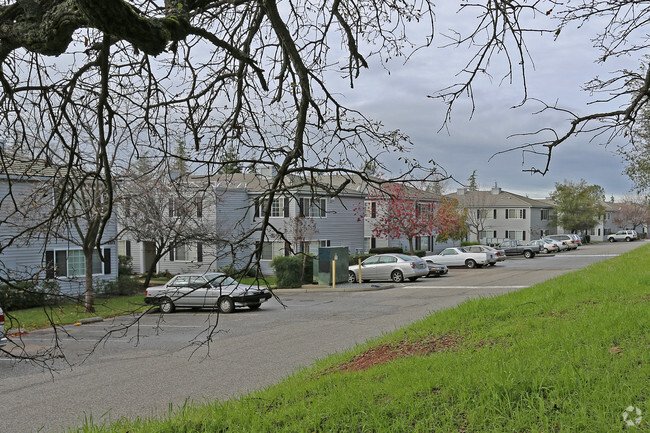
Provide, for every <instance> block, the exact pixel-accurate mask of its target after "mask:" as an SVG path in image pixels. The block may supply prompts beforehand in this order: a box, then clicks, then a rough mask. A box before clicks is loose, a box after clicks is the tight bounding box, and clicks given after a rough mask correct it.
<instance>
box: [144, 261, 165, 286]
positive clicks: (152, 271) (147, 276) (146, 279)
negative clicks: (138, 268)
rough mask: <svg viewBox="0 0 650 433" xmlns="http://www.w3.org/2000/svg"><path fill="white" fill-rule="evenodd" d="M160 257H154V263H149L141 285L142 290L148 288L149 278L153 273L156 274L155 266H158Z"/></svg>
mask: <svg viewBox="0 0 650 433" xmlns="http://www.w3.org/2000/svg"><path fill="white" fill-rule="evenodd" d="M161 257H162V256H159V255H156V258H155V259H154V261H152V262H151V266H149V269H147V274H146V276H145V277H144V283H142V287H143V288H145V289H146V288H147V287H149V283H150V282H151V277H152V276H153V273H154V272H156V266H157V265H158V262H159V261H160V259H161Z"/></svg>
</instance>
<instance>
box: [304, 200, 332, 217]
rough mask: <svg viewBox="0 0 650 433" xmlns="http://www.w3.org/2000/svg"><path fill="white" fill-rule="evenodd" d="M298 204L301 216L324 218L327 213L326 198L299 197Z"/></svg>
mask: <svg viewBox="0 0 650 433" xmlns="http://www.w3.org/2000/svg"><path fill="white" fill-rule="evenodd" d="M298 205H299V206H300V214H301V216H305V217H312V218H314V217H320V218H325V215H326V214H327V200H326V199H324V198H301V199H300V201H299V203H298Z"/></svg>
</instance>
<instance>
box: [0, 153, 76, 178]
mask: <svg viewBox="0 0 650 433" xmlns="http://www.w3.org/2000/svg"><path fill="white" fill-rule="evenodd" d="M63 174H64V169H63V168H61V167H56V166H54V165H52V164H49V163H48V162H47V161H44V160H42V159H28V158H25V157H19V156H12V155H8V154H5V153H3V152H0V175H1V176H2V177H7V176H9V177H12V178H21V179H25V180H26V179H29V178H45V177H47V178H51V177H57V176H62V175H63Z"/></svg>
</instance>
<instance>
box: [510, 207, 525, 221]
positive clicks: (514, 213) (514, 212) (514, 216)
mask: <svg viewBox="0 0 650 433" xmlns="http://www.w3.org/2000/svg"><path fill="white" fill-rule="evenodd" d="M524 212H525V209H513V208H509V209H506V219H511V220H523V219H525V218H524Z"/></svg>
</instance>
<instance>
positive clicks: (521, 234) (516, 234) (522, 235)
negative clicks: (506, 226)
mask: <svg viewBox="0 0 650 433" xmlns="http://www.w3.org/2000/svg"><path fill="white" fill-rule="evenodd" d="M506 238H509V239H514V240H516V241H525V240H526V232H525V231H522V230H506Z"/></svg>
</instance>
